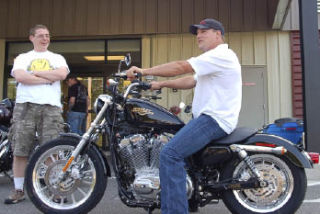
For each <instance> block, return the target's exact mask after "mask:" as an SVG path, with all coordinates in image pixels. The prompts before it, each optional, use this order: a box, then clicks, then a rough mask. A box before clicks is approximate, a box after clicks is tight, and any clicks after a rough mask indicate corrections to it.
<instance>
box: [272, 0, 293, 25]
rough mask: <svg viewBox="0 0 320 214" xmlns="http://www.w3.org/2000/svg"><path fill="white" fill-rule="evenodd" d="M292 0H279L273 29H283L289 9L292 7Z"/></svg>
mask: <svg viewBox="0 0 320 214" xmlns="http://www.w3.org/2000/svg"><path fill="white" fill-rule="evenodd" d="M290 3H291V0H279V2H278V6H277V10H276V13H275V16H274V20H273V25H272V29H281V28H282V26H283V24H284V22H285V19H286V16H287V14H288V10H289V8H290Z"/></svg>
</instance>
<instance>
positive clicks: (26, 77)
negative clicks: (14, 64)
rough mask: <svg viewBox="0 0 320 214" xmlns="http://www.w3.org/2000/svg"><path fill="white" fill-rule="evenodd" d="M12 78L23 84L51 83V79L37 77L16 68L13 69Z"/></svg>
mask: <svg viewBox="0 0 320 214" xmlns="http://www.w3.org/2000/svg"><path fill="white" fill-rule="evenodd" d="M13 75H14V78H15V79H16V81H17V82H19V83H22V84H25V85H37V84H48V83H52V81H50V80H48V79H45V78H41V77H37V76H35V75H32V74H30V73H27V72H26V71H24V70H22V69H17V70H14V71H13Z"/></svg>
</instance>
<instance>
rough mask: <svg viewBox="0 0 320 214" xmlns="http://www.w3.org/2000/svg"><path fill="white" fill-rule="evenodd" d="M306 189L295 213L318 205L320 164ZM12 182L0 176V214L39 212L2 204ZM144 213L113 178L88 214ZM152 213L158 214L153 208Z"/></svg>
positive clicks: (216, 213) (219, 212)
mask: <svg viewBox="0 0 320 214" xmlns="http://www.w3.org/2000/svg"><path fill="white" fill-rule="evenodd" d="M307 177H308V189H307V194H306V197H305V200H304V202H303V204H302V206H301V207H300V208H299V210H298V211H297V212H296V214H315V213H317V211H316V210H319V206H320V166H318V165H317V166H315V168H314V169H308V170H307ZM11 188H12V183H11V182H10V180H9V179H8V178H6V177H3V176H0V214H17V213H20V214H41V212H40V211H39V210H38V209H37V208H36V207H35V206H34V205H33V204H32V203H31V201H30V200H29V199H28V198H27V199H26V200H25V201H23V202H21V203H19V204H15V205H5V204H3V201H4V199H5V198H6V197H7V195H8V194H9V193H10V190H11ZM103 213H104V214H106V213H107V214H120V213H121V214H146V213H147V212H146V211H145V210H144V209H141V208H129V207H126V205H124V204H123V203H122V202H121V201H120V199H119V197H118V191H117V186H116V181H115V179H114V178H111V179H109V180H108V186H107V189H106V192H105V194H104V197H103V199H102V200H101V201H100V203H99V204H98V205H97V206H96V207H95V208H94V209H93V210H92V211H91V212H90V214H103ZM198 213H199V214H230V212H229V211H228V210H227V208H226V207H225V206H224V204H223V202H222V201H220V202H219V203H218V204H212V205H208V206H206V207H204V208H200V210H199V212H198ZM153 214H160V210H155V211H154V212H153Z"/></svg>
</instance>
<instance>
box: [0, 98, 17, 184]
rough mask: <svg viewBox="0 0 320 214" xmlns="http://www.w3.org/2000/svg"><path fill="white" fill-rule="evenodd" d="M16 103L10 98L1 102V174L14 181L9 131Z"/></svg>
mask: <svg viewBox="0 0 320 214" xmlns="http://www.w3.org/2000/svg"><path fill="white" fill-rule="evenodd" d="M13 108H14V102H13V101H12V100H10V99H8V98H6V99H4V100H2V101H1V102H0V173H4V174H5V175H6V176H7V177H9V178H10V179H12V170H11V169H12V161H13V154H12V150H11V143H10V142H9V141H8V131H9V127H10V120H11V118H12V113H13Z"/></svg>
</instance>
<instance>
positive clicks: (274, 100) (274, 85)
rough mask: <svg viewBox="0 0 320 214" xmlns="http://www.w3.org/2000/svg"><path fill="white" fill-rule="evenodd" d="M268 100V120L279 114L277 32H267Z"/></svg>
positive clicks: (275, 117) (277, 116)
mask: <svg viewBox="0 0 320 214" xmlns="http://www.w3.org/2000/svg"><path fill="white" fill-rule="evenodd" d="M266 41H267V66H268V67H267V68H268V92H269V93H268V101H269V104H270V108H269V120H270V122H271V121H273V120H274V119H277V118H279V116H280V109H281V108H280V105H279V104H280V103H281V100H280V84H283V83H281V81H280V71H279V39H278V33H277V32H272V33H267V38H266Z"/></svg>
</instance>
